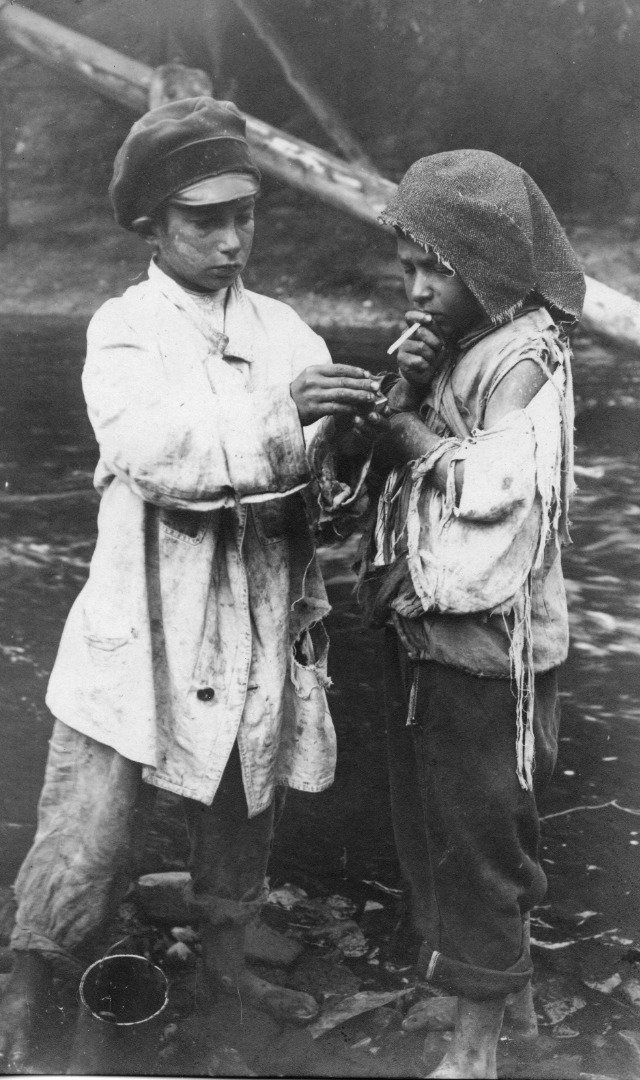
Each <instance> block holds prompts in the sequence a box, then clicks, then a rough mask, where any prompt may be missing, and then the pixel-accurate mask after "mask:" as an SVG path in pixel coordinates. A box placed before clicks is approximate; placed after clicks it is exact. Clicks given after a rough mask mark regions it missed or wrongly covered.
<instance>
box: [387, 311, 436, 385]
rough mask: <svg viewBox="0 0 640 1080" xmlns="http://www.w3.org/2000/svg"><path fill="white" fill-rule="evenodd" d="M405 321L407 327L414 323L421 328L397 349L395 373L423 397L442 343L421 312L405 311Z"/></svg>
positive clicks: (428, 318)
mask: <svg viewBox="0 0 640 1080" xmlns="http://www.w3.org/2000/svg"><path fill="white" fill-rule="evenodd" d="M405 318H406V320H407V324H408V325H409V326H410V325H411V324H412V323H414V322H419V323H421V324H422V325H421V326H420V329H419V330H416V332H415V334H414V335H413V337H410V338H409V339H408V340H407V341H405V342H404V344H403V345H402V346H401V347H400V350H399V352H398V370H399V371H400V374H401V375H402V376H403V378H404V379H406V381H407V382H408V383H410V384H411V386H412V387H413V388H414V389H415V390H418V391H421V392H422V395H423V396H424V394H425V393H426V391H427V390H428V389H429V387H430V386H431V383H432V382H433V379H434V377H435V376H436V374H437V373H438V371H439V369H440V367H441V365H442V361H443V359H444V342H443V340H442V337H441V336H440V332H439V330H438V327H437V326H436V323H435V320H434V319H433V318H432V316H431V315H428V314H427V313H426V312H424V311H408V312H407V314H406V316H405Z"/></svg>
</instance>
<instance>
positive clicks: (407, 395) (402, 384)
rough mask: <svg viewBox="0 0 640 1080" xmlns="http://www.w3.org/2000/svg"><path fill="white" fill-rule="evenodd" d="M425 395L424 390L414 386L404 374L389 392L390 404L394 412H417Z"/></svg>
mask: <svg viewBox="0 0 640 1080" xmlns="http://www.w3.org/2000/svg"><path fill="white" fill-rule="evenodd" d="M423 397H424V391H420V390H418V389H416V388H415V387H413V386H412V385H411V383H410V382H407V380H406V379H405V378H404V376H403V375H401V376H400V378H399V379H398V381H397V382H396V383H394V385H393V386H392V387H391V389H390V391H389V394H388V399H389V405H390V407H391V409H393V411H394V412H396V411H397V412H417V411H418V409H419V408H420V405H421V404H422V399H423Z"/></svg>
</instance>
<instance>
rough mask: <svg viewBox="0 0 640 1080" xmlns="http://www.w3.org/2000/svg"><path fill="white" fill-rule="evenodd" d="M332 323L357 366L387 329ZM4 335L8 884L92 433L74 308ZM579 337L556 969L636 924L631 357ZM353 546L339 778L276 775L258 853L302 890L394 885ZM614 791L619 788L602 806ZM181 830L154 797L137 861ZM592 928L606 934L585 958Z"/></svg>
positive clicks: (90, 500) (1, 819) (337, 583)
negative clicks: (304, 789)
mask: <svg viewBox="0 0 640 1080" xmlns="http://www.w3.org/2000/svg"><path fill="white" fill-rule="evenodd" d="M328 342H329V345H330V348H331V349H332V351H333V355H334V358H335V359H338V360H351V361H353V362H357V363H362V364H365V365H367V366H369V367H371V368H372V369H373V370H376V369H377V368H379V367H380V365H381V361H382V358H383V357H384V348H385V345H386V344H387V342H386V341H385V340H383V339H382V338H381V337H379V336H377V335H375V334H372V333H371V332H367V333H366V334H363V333H349V332H345V331H343V332H340V333H336V334H334V335H329V336H328ZM0 344H1V348H0V378H1V380H2V395H1V398H0V409H1V413H2V416H1V420H2V423H1V430H2V436H1V441H0V524H1V527H2V528H1V533H0V568H1V573H2V589H1V591H0V667H1V675H0V686H1V688H2V689H1V692H2V710H3V716H2V736H1V740H2V741H1V746H2V753H1V754H0V778H1V785H0V837H1V839H2V852H3V854H2V862H1V864H0V884H4V885H8V884H9V883H10V882H11V881H12V879H13V877H14V875H15V872H16V870H17V868H18V866H19V864H20V861H21V859H22V857H23V856H24V854H25V851H26V850H27V847H28V845H29V842H30V840H31V837H32V835H33V829H34V824H35V813H36V802H37V797H38V792H39V789H40V785H41V780H42V771H43V766H44V760H45V756H46V745H47V739H48V736H49V732H50V727H51V719H50V717H49V716H48V714H47V711H46V709H45V707H44V701H43V699H44V691H45V686H46V680H47V676H48V673H49V670H50V668H51V664H52V662H53V659H54V656H55V651H56V648H57V643H58V639H59V635H60V632H61V630H62V626H63V622H64V618H65V616H66V613H67V611H68V609H69V607H70V605H71V602H72V600H73V598H74V597H75V595H76V594H77V592H78V590H79V588H80V586H81V584H82V582H83V581H84V579H85V576H86V572H87V566H88V561H89V559H90V556H91V552H92V547H93V542H94V537H95V516H96V508H97V500H96V498H95V496H94V495H93V494H92V493H91V491H90V488H91V476H92V471H93V467H94V465H95V461H96V451H95V444H94V440H93V435H92V432H91V429H90V426H89V423H88V420H87V418H86V415H85V411H84V405H83V401H82V395H81V390H80V382H79V375H80V371H81V365H82V356H83V350H84V325H82V324H81V323H79V322H76V321H72V320H51V319H37V318H29V319H24V320H19V319H14V318H11V319H6V318H5V319H3V320H0ZM575 351H576V361H575V369H574V379H575V386H576V402H577V423H576V440H577V454H576V462H577V472H578V475H577V480H578V485H579V490H578V494H577V497H576V499H575V503H574V507H573V514H572V518H573V540H574V545H573V547H571V548H570V549H569V550H568V551H567V552H566V554H565V557H564V565H565V572H566V577H567V582H568V591H569V597H570V605H571V625H572V646H571V655H570V658H569V662H568V664H567V665H566V669H565V671H564V674H563V678H562V694H563V728H562V732H561V748H560V758H559V762H558V768H557V771H556V775H555V778H554V781H553V783H552V785H551V788H550V790H549V792H548V794H547V795H546V796H545V799H544V802H543V804H542V806H541V813H542V814H543V816H545V817H546V818H547V820H546V821H545V824H544V846H545V850H544V859H545V863H544V865H545V869H546V871H547V874H548V878H549V895H548V899H547V901H546V906H545V908H544V909H542V911H543V915H544V914H545V913H546V917H542V916H540V924H541V925H540V929H539V930H538V931H537V932H536V931H535V924H534V936H535V937H536V938H538V939H539V940H540V942H541V944H540V945H539V946H538V947H537V950H534V952H535V954H536V955H535V958H536V961H537V963H538V966H540V965H542V968H543V969H544V967H545V964H546V963H547V961H548V960H549V959H553V960H554V962H555V961H557V962H558V963H559V965H560V966H559V968H558V966H557V964H556V969H554V970H556V974H557V971H558V970H561V971H563V972H564V973H565V975H566V974H567V973H568V972H569V973H570V972H574V973H575V972H577V971H578V969H579V970H580V972H582V973H583V974H584V972H583V969H584V965H585V964H587V967H588V966H589V963H592V965H595V967H598V966H599V970H600V971H602V970H603V961H602V956H605V959H606V960H607V961H610V963H609V967H610V968H611V970H612V971H613V970H616V966H617V967H618V968H619V967H620V962H621V958H622V957H623V956H624V955H625V950H627V951H628V949H629V947H632V946H633V943H636V946H637V944H638V943H639V942H640V919H639V916H638V894H639V891H640V791H639V790H638V783H637V777H638V769H639V766H640V698H639V694H638V690H639V680H638V659H639V656H640V543H639V541H640V505H639V504H638V500H637V492H638V490H640V486H639V481H640V465H639V462H638V456H637V447H638V445H639V442H640V440H639V437H638V436H639V433H640V361H639V359H638V358H637V357H636V356H631V355H624V354H622V353H619V352H617V351H615V350H614V349H612V348H608V347H605V346H603V345H602V344H599V343H597V342H595V341H593V340H590V339H588V338H587V337H586V336H579V337H578V338H577V340H576V343H575ZM351 554H352V552H351V550H350V549H349V548H348V547H347V548H346V549H343V550H340V549H332V550H327V551H324V552H323V563H324V568H325V573H326V577H327V581H328V586H329V591H330V596H331V600H332V603H333V605H334V611H333V613H332V615H331V617H330V627H329V629H330V632H331V637H332V654H331V660H332V664H331V674H332V676H333V679H334V686H333V688H332V690H331V691H330V698H331V707H332V713H333V716H334V720H335V723H336V727H337V730H338V739H339V767H338V775H337V779H336V783H335V785H334V786H333V788H332V789H331V790H330V791H328V792H326V793H324V794H322V795H320V796H305V795H301V794H298V793H291V794H290V796H289V798H288V801H287V807H286V810H285V814H284V818H283V821H282V824H281V827H280V829H279V832H278V837H277V840H276V845H275V850H274V856H273V860H272V867H271V872H272V881H275V882H283V881H295V882H297V883H298V884H299V885H303V886H304V887H305V888H306V889H307V891H308V892H309V893H310V894H311V895H319V894H325V895H327V894H329V893H332V892H333V893H335V892H339V893H342V894H347V895H351V896H352V897H353V898H354V899H357V898H358V897H359V896H363V895H365V894H366V895H373V893H372V890H373V891H374V892H375V890H376V889H377V890H378V895H380V896H383V895H384V892H383V890H381V889H380V886H383V887H386V888H394V887H396V886H397V885H398V869H397V865H396V862H395V857H394V851H393V842H392V836H391V828H390V821H389V811H388V800H387V786H386V778H385V766H384V741H383V733H382V729H381V714H380V700H381V685H380V677H379V665H378V662H377V658H376V657H377V652H376V650H377V635H376V634H375V633H365V632H363V631H362V630H361V628H360V624H359V615H358V611H357V607H356V603H355V599H354V596H353V575H352V573H351V570H350V559H351ZM612 800H615V801H616V803H617V804H618V805H616V806H613V805H608V806H603V805H602V804H609V803H611V802H612ZM622 808H624V809H622ZM634 810H635V811H636V812H635V813H632V812H631V811H634ZM183 841H184V836H183V834H182V825H181V823H180V818H179V815H177V813H176V812H175V806H173V805H172V804H171V800H168V801H167V802H166V803H162V805H161V808H160V813H159V819H158V820H157V821H156V824H155V827H154V830H153V835H152V838H151V841H150V845H149V851H148V853H147V856H146V859H145V865H144V866H143V867H142V869H143V870H149V871H151V870H158V869H176V868H180V867H181V866H183V858H184V850H183ZM372 882H373V883H377V884H371V883H372ZM367 883H368V884H367ZM585 913H586V914H585ZM578 915H581V916H584V919H583V923H584V925H582V924H581V923H580V921H579V919H578V918H577V916H578ZM545 923H546V927H545V925H544V924H545ZM587 931H588V933H587ZM589 941H591V942H592V943H593V942H594V941H600V943H602V944H603V945H608V946H609V950H608V951H606V950H605V951H604V952H601V953H599V954H598V956H597V957H596V958H595V959H594V957H593V956H592V955H591V953H590V952H589V944H588V942H589ZM576 942H578V946H576V945H575V943H576ZM616 949H617V951H616ZM639 955H640V954H639ZM560 958H561V959H562V962H561V963H560ZM581 965H582V966H581ZM604 967H605V968H607V964H606V963H605V965H604ZM607 970H608V969H607ZM554 977H555V976H554ZM621 1008H622V1006H621ZM623 1012H624V1009H623ZM621 1015H622V1014H621ZM629 1026H633V1025H631V1024H629Z"/></svg>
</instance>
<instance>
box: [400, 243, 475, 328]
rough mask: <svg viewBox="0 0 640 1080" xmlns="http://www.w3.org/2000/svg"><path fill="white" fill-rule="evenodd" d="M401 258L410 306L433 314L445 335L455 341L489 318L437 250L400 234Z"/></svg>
mask: <svg viewBox="0 0 640 1080" xmlns="http://www.w3.org/2000/svg"><path fill="white" fill-rule="evenodd" d="M398 258H399V260H400V264H401V266H402V271H403V274H404V287H405V292H406V294H407V299H408V301H409V303H410V304H411V307H412V308H413V309H415V310H416V311H425V312H428V313H429V315H432V316H433V318H434V320H435V322H436V324H437V326H438V329H439V330H440V331H441V333H442V335H443V337H444V338H450V339H453V340H456V339H457V338H460V337H462V336H463V334H466V333H467V331H468V330H471V328H472V327H473V326H475V325H476V324H478V323H481V322H482V321H483V320H484V319H485V318H486V316H485V313H484V311H483V309H482V307H481V306H480V304H479V303H478V301H477V300H476V298H475V296H474V295H473V293H472V292H471V291H470V290H469V289H468V288H467V286H466V285H465V284H464V282H463V280H462V278H461V277H460V275H459V274H458V273H457V272H456V271H455V270H454V269H453V268H451V267H448V266H447V265H446V264H445V263H443V262H441V261H440V260H439V259H438V256H437V255H436V253H435V252H434V251H430V250H425V249H424V248H423V247H422V246H421V245H420V244H416V243H415V241H414V240H411V239H409V237H407V236H403V235H402V234H399V235H398Z"/></svg>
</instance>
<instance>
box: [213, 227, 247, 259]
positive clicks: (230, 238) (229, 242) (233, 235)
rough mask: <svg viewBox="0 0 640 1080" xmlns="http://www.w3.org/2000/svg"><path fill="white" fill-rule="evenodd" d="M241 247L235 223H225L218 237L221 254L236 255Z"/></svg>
mask: <svg viewBox="0 0 640 1080" xmlns="http://www.w3.org/2000/svg"><path fill="white" fill-rule="evenodd" d="M241 247H242V244H241V242H240V237H239V236H238V231H237V229H236V227H235V225H227V226H226V228H224V229H223V230H221V232H220V235H219V238H218V248H219V250H220V251H221V252H222V254H223V255H226V256H227V257H231V256H234V255H238V254H239V253H240V249H241Z"/></svg>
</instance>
